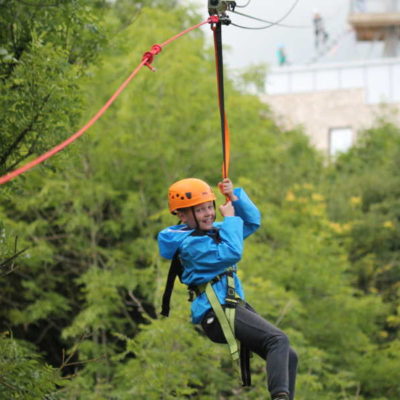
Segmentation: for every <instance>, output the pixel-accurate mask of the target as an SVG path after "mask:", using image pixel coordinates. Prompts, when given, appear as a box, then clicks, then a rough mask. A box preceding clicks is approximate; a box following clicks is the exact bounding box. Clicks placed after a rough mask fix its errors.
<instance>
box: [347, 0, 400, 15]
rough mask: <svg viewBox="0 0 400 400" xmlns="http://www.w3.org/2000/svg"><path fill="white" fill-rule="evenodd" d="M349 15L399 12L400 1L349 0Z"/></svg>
mask: <svg viewBox="0 0 400 400" xmlns="http://www.w3.org/2000/svg"><path fill="white" fill-rule="evenodd" d="M350 12H351V13H390V12H400V0H351V2H350Z"/></svg>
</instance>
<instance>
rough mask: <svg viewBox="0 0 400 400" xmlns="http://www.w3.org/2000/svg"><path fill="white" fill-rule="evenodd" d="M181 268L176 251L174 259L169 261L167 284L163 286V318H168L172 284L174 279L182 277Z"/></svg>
mask: <svg viewBox="0 0 400 400" xmlns="http://www.w3.org/2000/svg"><path fill="white" fill-rule="evenodd" d="M182 271H183V266H182V264H181V261H180V260H179V252H178V250H177V251H176V252H175V254H174V257H173V258H172V261H171V266H170V267H169V271H168V278H167V283H166V285H165V290H164V294H163V298H162V306H161V315H164V316H165V317H168V316H169V309H170V302H171V295H172V291H173V290H174V283H175V279H176V277H179V280H181V277H182Z"/></svg>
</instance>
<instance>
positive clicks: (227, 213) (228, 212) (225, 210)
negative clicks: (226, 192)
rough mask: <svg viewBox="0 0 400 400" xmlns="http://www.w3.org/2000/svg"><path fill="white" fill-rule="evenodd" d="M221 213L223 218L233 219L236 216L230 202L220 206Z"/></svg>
mask: <svg viewBox="0 0 400 400" xmlns="http://www.w3.org/2000/svg"><path fill="white" fill-rule="evenodd" d="M219 211H220V212H221V214H222V216H223V217H233V216H235V209H234V208H233V205H232V202H231V201H228V202H226V203H225V204H223V205H222V206H219Z"/></svg>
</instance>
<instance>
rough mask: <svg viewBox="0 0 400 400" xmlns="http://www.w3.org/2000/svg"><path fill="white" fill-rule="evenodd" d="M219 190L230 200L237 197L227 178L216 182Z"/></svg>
mask: <svg viewBox="0 0 400 400" xmlns="http://www.w3.org/2000/svg"><path fill="white" fill-rule="evenodd" d="M218 187H219V190H220V192H221V193H222V194H223V195H224V196H226V197H228V198H229V199H230V200H231V201H235V200H237V199H238V198H237V197H236V196H235V195H234V194H233V183H232V181H231V180H230V179H229V178H225V179H224V180H223V181H222V182H220V183H219V184H218Z"/></svg>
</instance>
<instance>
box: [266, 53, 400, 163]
mask: <svg viewBox="0 0 400 400" xmlns="http://www.w3.org/2000/svg"><path fill="white" fill-rule="evenodd" d="M266 91H267V94H265V95H261V99H262V101H264V102H266V103H268V104H269V105H270V106H271V109H272V110H273V112H274V113H275V115H276V117H277V120H278V121H279V123H280V124H281V126H282V127H283V128H286V129H290V128H293V127H295V126H298V125H301V126H303V127H304V131H305V133H306V134H307V135H309V136H310V140H311V143H312V144H313V145H314V146H315V147H316V148H317V149H319V150H321V151H322V152H323V153H325V154H326V155H333V153H334V151H335V145H334V144H333V141H332V140H333V139H332V138H334V137H338V136H335V134H336V133H337V132H338V130H340V129H341V128H345V129H346V131H347V134H348V133H349V130H351V132H352V133H351V143H354V142H355V141H356V139H357V133H358V131H359V130H362V129H366V128H369V127H371V126H372V125H373V124H374V122H375V121H376V120H377V118H379V117H382V116H384V117H386V118H389V119H390V120H391V121H393V122H394V123H396V124H398V125H400V59H398V58H397V59H382V60H373V61H364V62H351V63H337V64H331V65H329V64H328V65H327V64H322V65H310V66H300V67H299V66H297V67H284V68H274V69H272V70H271V71H270V73H269V75H268V76H267V84H266ZM334 130H336V131H334ZM333 131H334V133H332V132H333Z"/></svg>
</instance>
